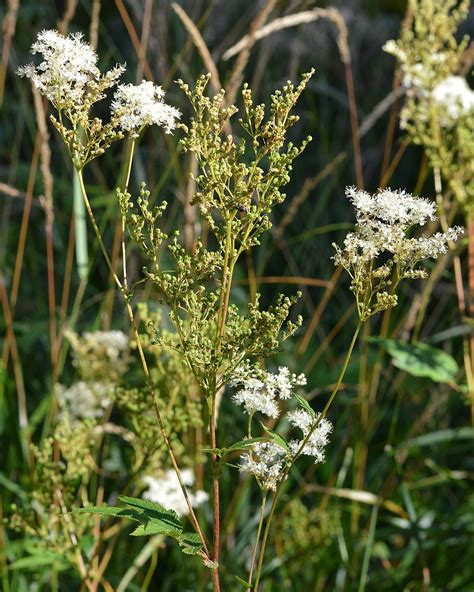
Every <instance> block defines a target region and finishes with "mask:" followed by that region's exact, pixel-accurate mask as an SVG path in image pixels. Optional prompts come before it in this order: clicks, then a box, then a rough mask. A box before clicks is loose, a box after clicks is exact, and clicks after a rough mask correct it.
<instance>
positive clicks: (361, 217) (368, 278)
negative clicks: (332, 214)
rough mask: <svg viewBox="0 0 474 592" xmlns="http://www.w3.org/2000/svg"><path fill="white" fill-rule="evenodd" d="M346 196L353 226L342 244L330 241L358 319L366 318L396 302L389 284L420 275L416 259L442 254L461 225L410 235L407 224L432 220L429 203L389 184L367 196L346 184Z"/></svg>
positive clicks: (419, 224)
mask: <svg viewBox="0 0 474 592" xmlns="http://www.w3.org/2000/svg"><path fill="white" fill-rule="evenodd" d="M346 195H347V197H348V198H349V199H350V200H351V202H352V204H353V205H354V207H355V209H356V220H357V225H356V229H355V231H354V232H349V233H348V234H347V235H346V238H345V239H344V244H343V246H342V247H340V246H338V245H336V244H334V245H333V246H334V248H335V250H336V254H335V255H334V257H333V259H334V262H335V264H336V265H341V266H342V267H344V268H345V269H346V270H347V271H348V273H349V275H350V277H351V279H352V283H351V290H352V291H353V292H354V294H355V296H356V303H357V310H358V313H359V318H360V319H361V320H366V319H367V318H369V317H370V316H372V315H373V314H375V313H377V312H380V311H382V310H386V309H387V308H390V307H393V306H395V305H396V304H397V296H396V294H394V292H393V288H394V287H396V285H397V284H398V282H399V281H400V280H402V279H403V278H412V279H415V278H421V277H426V272H425V270H424V269H422V268H421V269H420V268H418V267H417V266H418V264H419V262H420V261H422V260H423V259H428V258H432V259H436V258H437V257H439V255H441V254H443V253H446V252H447V250H448V244H449V243H450V242H454V241H456V240H457V238H458V237H459V235H460V234H462V233H463V229H462V228H460V227H458V226H456V227H454V228H449V229H448V230H447V231H446V232H437V233H435V234H433V235H431V236H417V237H410V236H409V233H410V230H411V229H413V228H414V227H416V226H423V225H424V224H426V222H428V221H435V220H436V219H437V218H436V216H435V206H434V203H433V202H430V201H429V200H427V199H423V198H421V197H414V196H412V195H410V194H409V193H407V192H406V191H393V190H391V189H384V190H379V191H378V192H377V193H376V194H374V195H371V194H369V193H367V192H366V191H361V190H359V189H355V188H354V187H348V188H347V190H346ZM381 256H382V257H383V259H382V261H380V260H379V258H380V257H381ZM394 282H395V283H394ZM387 288H388V289H389V290H387Z"/></svg>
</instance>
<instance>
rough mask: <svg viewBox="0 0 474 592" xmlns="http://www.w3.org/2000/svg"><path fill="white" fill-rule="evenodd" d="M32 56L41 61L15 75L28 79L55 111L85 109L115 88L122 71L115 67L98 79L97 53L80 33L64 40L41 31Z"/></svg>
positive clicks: (24, 67)
mask: <svg viewBox="0 0 474 592" xmlns="http://www.w3.org/2000/svg"><path fill="white" fill-rule="evenodd" d="M31 53H32V54H41V55H42V56H43V61H42V62H41V63H39V64H37V65H35V64H33V63H31V64H27V65H26V66H21V67H20V68H18V74H19V75H20V76H26V77H27V78H30V79H31V81H32V82H33V84H34V85H35V86H36V88H37V89H38V90H39V91H40V93H41V94H43V95H44V96H46V97H47V98H48V99H49V100H50V101H51V102H52V103H53V105H54V106H55V107H56V108H57V109H63V108H65V109H67V110H71V109H75V110H78V111H80V110H82V109H88V108H89V107H90V103H91V102H95V101H97V100H99V99H101V98H103V96H104V94H103V90H105V89H106V88H109V87H111V86H113V85H114V84H116V82H117V80H118V78H119V77H120V76H121V75H122V73H123V72H124V70H125V68H124V67H123V66H120V65H117V66H116V67H115V68H113V69H112V70H110V71H109V72H107V73H106V74H105V75H103V76H101V73H100V71H99V69H98V68H97V61H98V56H97V53H96V52H95V50H94V48H93V47H92V46H91V45H90V44H89V43H87V42H86V41H84V40H83V35H82V33H71V34H70V35H68V36H67V37H64V35H61V33H58V31H55V30H49V31H41V32H40V33H39V34H38V37H37V40H36V41H35V43H33V45H32V46H31Z"/></svg>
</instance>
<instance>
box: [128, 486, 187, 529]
mask: <svg viewBox="0 0 474 592" xmlns="http://www.w3.org/2000/svg"><path fill="white" fill-rule="evenodd" d="M119 500H120V501H121V502H123V503H124V504H127V505H128V506H131V507H132V508H138V509H140V510H141V511H142V512H141V514H140V521H141V522H143V523H147V522H148V521H149V522H151V523H152V524H154V525H158V524H163V528H165V529H167V531H177V532H182V531H183V526H182V524H181V521H180V519H179V516H178V514H176V512H175V511H174V510H167V509H166V508H164V507H163V506H161V505H160V504H156V503H155V502H152V501H150V500H146V499H141V498H136V497H127V496H125V495H121V496H119Z"/></svg>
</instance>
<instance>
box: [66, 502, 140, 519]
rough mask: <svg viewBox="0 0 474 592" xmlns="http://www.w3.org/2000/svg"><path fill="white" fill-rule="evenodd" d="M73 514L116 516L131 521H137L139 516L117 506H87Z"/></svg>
mask: <svg viewBox="0 0 474 592" xmlns="http://www.w3.org/2000/svg"><path fill="white" fill-rule="evenodd" d="M72 513H73V514H101V515H102V516H115V517H116V518H130V520H137V521H139V519H138V516H139V514H138V513H137V512H134V511H133V510H130V509H129V508H119V507H116V506H87V507H86V508H80V509H79V510H74V511H73V512H72Z"/></svg>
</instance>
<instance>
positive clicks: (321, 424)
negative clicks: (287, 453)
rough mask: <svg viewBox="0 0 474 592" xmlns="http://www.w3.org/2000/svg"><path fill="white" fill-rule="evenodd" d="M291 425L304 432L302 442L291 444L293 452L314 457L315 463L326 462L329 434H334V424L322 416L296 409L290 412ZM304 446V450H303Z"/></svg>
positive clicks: (295, 441) (293, 441) (292, 442)
mask: <svg viewBox="0 0 474 592" xmlns="http://www.w3.org/2000/svg"><path fill="white" fill-rule="evenodd" d="M287 417H288V421H289V422H290V424H291V425H292V426H293V427H295V428H299V429H300V430H301V431H302V432H303V439H302V440H292V441H291V442H290V443H289V446H290V450H291V452H292V453H293V454H294V455H295V454H297V453H298V452H299V453H300V454H304V455H306V456H313V457H314V458H315V461H314V462H315V463H320V462H323V461H324V447H325V446H326V445H327V444H328V442H329V434H330V433H331V432H332V423H331V422H330V421H329V420H327V419H326V418H325V417H322V418H321V415H319V414H316V415H315V416H312V415H310V414H309V413H308V412H307V411H305V410H304V409H295V410H294V411H289V412H288V416H287ZM310 432H311V435H310V436H309V438H308V441H307V442H306V443H305V444H304V446H303V441H304V439H305V438H306V437H307V436H308V434H309V433H310ZM302 446H303V448H302Z"/></svg>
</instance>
